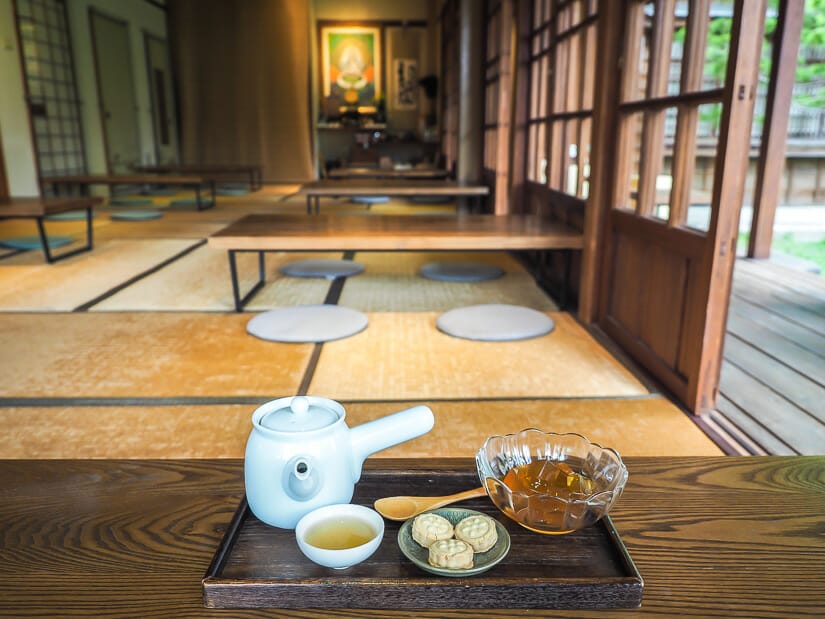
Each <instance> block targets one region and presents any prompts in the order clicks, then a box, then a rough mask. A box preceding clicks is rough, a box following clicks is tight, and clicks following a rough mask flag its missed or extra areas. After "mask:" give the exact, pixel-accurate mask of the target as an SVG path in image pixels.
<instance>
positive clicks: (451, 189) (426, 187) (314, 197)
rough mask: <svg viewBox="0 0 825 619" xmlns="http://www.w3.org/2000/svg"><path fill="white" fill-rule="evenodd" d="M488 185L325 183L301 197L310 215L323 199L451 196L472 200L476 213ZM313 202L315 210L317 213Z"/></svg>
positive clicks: (303, 191)
mask: <svg viewBox="0 0 825 619" xmlns="http://www.w3.org/2000/svg"><path fill="white" fill-rule="evenodd" d="M489 193H490V188H489V187H487V186H486V185H464V184H462V183H458V182H456V181H438V180H429V181H428V180H410V179H374V180H371V179H368V178H357V179H353V178H349V179H341V180H336V179H323V180H320V181H313V182H311V183H307V184H305V185H303V186H302V187H301V189H300V191H298V194H299V195H303V196H306V198H307V213H308V214H312V212H313V211H314V212H315V213H319V212H320V208H321V207H320V199H321V197H331V198H339V197H347V196H350V197H357V196H393V197H404V196H407V197H411V196H448V197H453V198H471V199H473V200H474V201H476V202H477V203H476V205H475V207H474V209H473V210H479V204H478V202H479V201H481V200H482V199H483V198H484V197H486V196H487V195H489ZM313 201H314V206H315V208H314V209H313Z"/></svg>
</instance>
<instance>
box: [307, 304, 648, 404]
mask: <svg viewBox="0 0 825 619" xmlns="http://www.w3.org/2000/svg"><path fill="white" fill-rule="evenodd" d="M550 316H551V317H552V318H553V319H554V320H555V321H556V328H555V330H554V331H553V332H552V333H550V334H548V335H545V336H543V337H540V338H534V339H530V340H522V341H517V342H476V341H469V340H463V339H458V338H454V337H450V336H448V335H445V334H443V333H441V332H440V331H438V330H437V329H436V327H435V320H436V318H437V317H438V314H437V313H425V312H422V313H373V314H369V321H370V322H369V326H368V327H367V329H366V330H364V331H362V332H361V333H359V334H357V335H354V336H353V337H351V338H347V339H345V340H340V341H336V342H328V343H326V344H324V347H323V350H322V352H321V356H320V359H319V362H318V366H317V368H316V371H315V374H314V376H313V379H312V383H311V385H310V391H309V392H310V393H311V394H317V395H325V396H327V397H331V398H335V399H339V400H340V399H349V400H390V399H392V400H396V399H402V400H403V399H419V398H436V399H438V398H513V397H571V396H575V397H594V396H628V395H641V394H645V393H647V390H646V389H645V388H644V386H643V385H642V384H641V383H640V382H639V381H638V380H636V378H634V377H633V375H632V374H631V373H630V372H629V371H628V370H627V369H625V368H624V367H623V366H622V365H621V364H619V363H618V362H617V361H616V360H615V359H614V358H613V357H612V356H611V355H610V354H609V353H608V352H607V351H606V350H605V349H604V348H602V346H600V345H599V344H598V343H597V342H596V341H595V340H594V339H593V338H592V337H591V336H590V335H589V334H588V333H587V331H586V330H585V329H584V328H583V327H582V326H581V325H579V324H578V323H577V322H576V321H575V320H574V319H573V318H572V317H571V316H570V315H568V314H566V313H561V312H557V313H551V314H550Z"/></svg>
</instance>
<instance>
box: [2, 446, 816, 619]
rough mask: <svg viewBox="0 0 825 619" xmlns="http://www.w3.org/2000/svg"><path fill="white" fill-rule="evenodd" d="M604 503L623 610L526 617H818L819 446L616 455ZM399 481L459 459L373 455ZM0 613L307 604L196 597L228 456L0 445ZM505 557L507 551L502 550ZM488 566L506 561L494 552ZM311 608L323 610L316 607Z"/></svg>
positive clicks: (290, 613) (213, 542) (180, 611)
mask: <svg viewBox="0 0 825 619" xmlns="http://www.w3.org/2000/svg"><path fill="white" fill-rule="evenodd" d="M626 462H627V465H628V469H629V471H630V479H629V481H628V484H627V487H626V489H625V492H624V495H623V496H622V497H621V498H620V499H619V501H618V503H617V504H616V506H615V508H614V509H613V511H612V512H611V516H612V518H613V522H614V524H615V526H616V529H617V531H618V532H619V534H620V535H621V537H622V540H623V541H624V543H625V545H626V546H627V549H628V551H629V552H630V554H631V556H632V558H633V560H634V562H635V564H636V566H637V568H638V569H639V572H640V573H641V575H642V577H643V578H644V580H645V585H644V596H643V599H642V606H641V608H638V609H632V610H615V611H614V610H599V611H579V612H576V611H570V612H567V611H559V610H552V611H543V610H540V609H536V610H530V611H525V610H520V611H514V612H513V614H516V613H517V614H519V616H523V615H529V616H530V617H595V616H598V617H615V618H617V619H631V618H639V617H660V618H663V619H664V618H667V619H671V618H672V617H677V616H691V617H724V618H725V619H727V618H729V617H794V618H796V617H817V616H822V609H823V608H825V587H823V581H822V574H823V573H825V535H823V526H825V525H823V512H825V457H822V456H817V457H746V458H734V457H715V458H667V457H659V458H626ZM376 469H380V470H382V471H386V472H387V474H388V475H387V477H388V479H393V480H394V481H393V483H392V484H390V486H389V487H388V488H387V492H388V493H389V494H403V488H404V484H403V480H404V476H405V474H407V473H408V472H409V471H422V470H424V471H431V473H432V476H433V480H434V483H433V488H432V491H433V494H440V491H439V485H438V479H439V475H441V474H443V473H444V472H445V471H447V472H449V471H451V470H452V471H455V470H458V471H467V470H474V463H473V462H472V461H471V460H469V459H461V460H434V459H433V460H426V459H425V460H421V459H419V460H387V459H381V458H376V457H373V458H370V459H369V460H367V462H366V464H365V470H376ZM0 487H2V488H3V500H2V501H0V539H1V540H2V541H1V542H0V544H2V546H0V555H2V557H3V561H2V562H0V582H2V594H0V616H13V617H20V616H25V617H50V618H51V617H62V616H67V615H72V616H78V617H79V616H85V617H96V618H99V619H118V618H127V617H128V618H132V617H213V616H214V617H227V616H231V617H233V618H238V619H242V618H246V617H250V618H251V617H264V616H275V615H277V616H278V617H285V618H286V617H294V618H296V619H297V618H299V617H308V616H310V615H312V614H313V613H312V611H308V610H306V609H297V610H278V611H271V610H270V611H262V610H260V611H259V610H232V611H226V610H224V611H212V610H209V609H206V608H204V607H203V599H202V593H201V579H202V578H203V577H204V575H205V574H206V573H207V570H208V569H209V566H210V562H211V560H212V558H213V555H214V553H215V550H216V549H217V548H218V546H219V545H220V543H221V539H222V538H223V535H224V532H225V530H226V527H227V526H228V525H229V523H230V521H231V519H232V515H233V513H234V512H235V510H236V508H237V507H238V504H239V502H240V500H241V497H242V496H243V492H244V490H243V463H242V461H240V460H154V461H139V460H85V461H83V460H69V461H66V460H4V461H0ZM505 561H506V559H505ZM500 567H506V564H504V563H503V564H502V566H500ZM330 613H331V614H335V616H336V617H342V618H343V617H372V618H379V617H384V618H389V617H399V618H401V617H410V616H415V617H421V618H424V619H437V618H439V619H440V618H443V617H445V616H447V615H449V616H450V617H466V618H468V619H469V618H478V617H485V616H488V615H489V616H490V617H504V616H507V611H502V610H501V609H499V610H489V611H486V610H479V609H477V608H476V609H467V610H461V609H455V610H450V611H445V610H444V609H433V610H427V609H421V610H416V611H414V612H413V613H411V612H410V611H409V610H395V611H394V610H361V609H359V610H352V609H350V610H348V609H346V608H344V609H341V610H340V611H337V612H336V611H330ZM314 616H324V612H323V611H316V612H315V614H314Z"/></svg>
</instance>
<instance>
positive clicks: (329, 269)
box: [280, 259, 364, 279]
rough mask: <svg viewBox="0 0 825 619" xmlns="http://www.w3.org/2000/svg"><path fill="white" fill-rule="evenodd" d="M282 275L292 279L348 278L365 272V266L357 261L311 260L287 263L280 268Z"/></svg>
mask: <svg viewBox="0 0 825 619" xmlns="http://www.w3.org/2000/svg"><path fill="white" fill-rule="evenodd" d="M280 271H281V273H283V274H284V275H289V276H291V277H325V278H327V279H335V278H336V277H348V276H350V275H358V274H359V273H363V272H364V265H363V264H361V263H360V262H355V260H326V259H310V260H295V261H294V262H287V263H286V264H285V265H283V266H281V268H280Z"/></svg>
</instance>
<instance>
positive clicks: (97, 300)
mask: <svg viewBox="0 0 825 619" xmlns="http://www.w3.org/2000/svg"><path fill="white" fill-rule="evenodd" d="M205 244H206V239H201V240H199V241H196V242H195V243H193V244H192V245H190V246H189V247H187V248H186V249H184V250H183V251H180V252H178V253H177V254H175V255H174V256H171V257H169V258H167V259H166V260H164V261H163V262H160V263H158V264H156V265H155V266H153V267H152V268H150V269H146V270H145V271H143V272H142V273H138V274H137V275H135V276H134V277H130V278H129V279H127V280H126V281H125V282H121V283H120V284H118V285H117V286H115V287H114V288H110V289H109V290H107V291H106V292H104V293H103V294H101V295H98V296H97V297H95V298H94V299H92V300H90V301H86V303H84V304H83V305H78V306H77V307H76V308H74V309H73V310H72V311H73V312H85V311H87V310H88V309H89V308H91V307H94V306H95V305H97V304H98V303H100V302H102V301H105V300H106V299H108V298H109V297H111V296H112V295H115V294H117V293H118V292H120V291H121V290H123V289H124V288H128V287H129V286H131V285H132V284H134V283H136V282H139V281H140V280H142V279H143V278H145V277H149V276H150V275H152V274H153V273H157V272H158V271H160V270H161V269H162V268H164V267H166V266H169V265H170V264H172V263H173V262H175V261H176V260H180V259H181V258H183V257H184V256H186V255H187V254H190V253H192V252H193V251H195V250H196V249H197V248H198V247H202V246H203V245H205Z"/></svg>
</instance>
